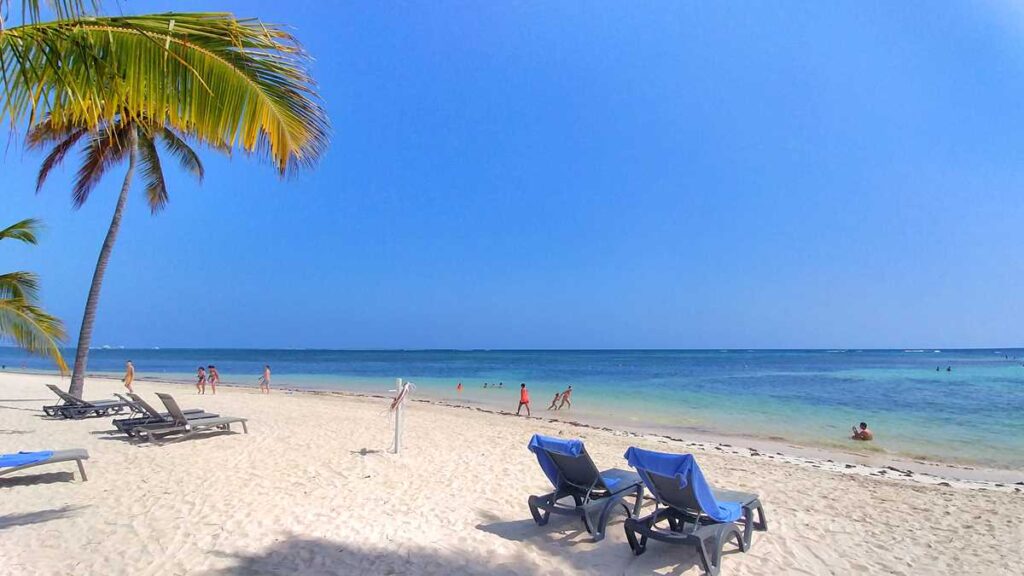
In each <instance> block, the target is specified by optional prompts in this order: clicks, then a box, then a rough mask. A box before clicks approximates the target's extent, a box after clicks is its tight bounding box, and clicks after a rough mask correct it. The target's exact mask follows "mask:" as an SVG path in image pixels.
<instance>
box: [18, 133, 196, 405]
mask: <svg viewBox="0 0 1024 576" xmlns="http://www.w3.org/2000/svg"><path fill="white" fill-rule="evenodd" d="M79 143H82V145H83V148H84V150H83V154H82V164H81V166H80V167H79V169H78V174H77V175H76V177H75V182H74V186H73V187H72V203H73V205H74V207H75V208H79V207H81V206H82V205H83V204H84V203H85V201H86V200H88V199H89V194H90V193H91V192H92V191H93V189H94V188H95V187H96V185H97V184H98V183H99V181H100V180H101V179H102V178H103V175H104V174H106V173H107V171H108V170H109V169H110V168H113V167H114V166H116V165H118V164H119V163H121V162H123V161H124V160H125V159H127V160H128V169H127V171H126V172H125V175H124V182H123V183H122V184H121V194H120V195H119V196H118V198H117V204H116V206H115V208H114V217H113V218H112V219H111V221H110V228H108V229H107V236H106V238H104V240H103V246H102V247H101V248H100V255H99V259H98V260H97V261H96V269H95V271H94V272H93V276H92V284H91V285H90V287H89V296H88V298H87V299H86V303H85V314H84V316H83V318H82V326H81V329H80V332H79V335H78V349H77V351H76V353H75V369H74V373H73V375H72V388H71V391H72V394H80V393H81V387H82V384H83V382H84V378H85V371H86V366H87V364H88V358H89V345H90V344H91V343H92V329H93V325H94V323H95V320H96V310H97V308H98V306H99V300H100V289H101V288H102V286H103V276H104V274H105V273H106V270H107V263H108V262H109V261H110V254H111V252H112V251H113V248H114V242H116V241H117V233H118V230H119V229H120V227H121V217H122V215H123V214H124V207H125V204H126V203H127V201H128V190H129V188H130V187H131V183H132V178H133V177H134V175H135V170H136V167H137V166H141V174H142V177H143V179H144V182H145V192H146V201H147V203H148V204H149V209H150V211H151V212H152V213H153V214H156V213H157V212H159V211H160V210H162V209H163V208H164V206H166V204H167V200H168V196H167V186H166V184H165V180H164V173H163V167H162V163H161V161H160V154H159V152H158V150H157V144H158V143H159V144H161V145H162V146H163V148H164V149H165V150H166V151H167V152H168V153H170V154H171V155H172V156H174V158H175V159H176V160H177V161H178V163H179V164H180V165H181V168H182V169H184V170H185V171H186V172H189V173H191V174H192V175H193V176H195V177H196V179H197V180H199V181H200V182H202V179H203V165H202V163H201V162H200V160H199V155H198V154H196V152H195V151H194V150H193V149H192V148H191V147H190V146H189V145H188V144H187V143H186V142H185V139H184V138H182V136H181V135H179V134H176V133H175V132H174V130H172V129H170V128H167V127H166V126H162V125H160V124H157V123H154V122H144V121H135V120H120V119H119V120H118V121H115V122H114V123H112V124H110V125H103V126H101V127H100V130H99V131H97V132H90V131H88V130H86V129H84V128H77V129H74V128H70V129H69V128H64V127H61V126H59V125H57V124H55V123H53V122H51V121H50V118H46V119H45V120H44V121H43V122H41V123H39V124H37V125H35V126H33V127H32V129H31V130H30V131H29V134H28V146H29V148H34V149H39V148H44V147H52V148H51V150H50V152H49V154H47V156H46V158H45V159H44V160H43V163H42V166H41V167H40V169H39V177H38V179H37V180H36V191H37V192H38V191H39V190H40V189H42V187H43V183H44V182H45V181H46V177H47V176H49V174H50V171H51V170H53V168H55V167H56V166H58V165H60V164H61V162H62V161H63V160H64V158H65V156H67V154H68V152H70V151H71V150H72V149H73V148H75V146H76V145H77V144H79ZM76 376H77V377H78V378H77V380H76ZM76 381H77V383H78V385H77V387H76V386H75V383H76Z"/></svg>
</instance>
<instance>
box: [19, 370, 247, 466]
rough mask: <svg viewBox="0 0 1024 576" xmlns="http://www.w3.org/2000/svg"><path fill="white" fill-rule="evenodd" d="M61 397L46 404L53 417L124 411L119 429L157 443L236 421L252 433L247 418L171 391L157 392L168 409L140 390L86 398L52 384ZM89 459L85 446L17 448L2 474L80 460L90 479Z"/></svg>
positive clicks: (220, 428) (116, 422) (136, 438)
mask: <svg viewBox="0 0 1024 576" xmlns="http://www.w3.org/2000/svg"><path fill="white" fill-rule="evenodd" d="M48 387H49V388H50V390H52V391H53V392H54V393H55V394H56V395H57V396H58V397H59V398H60V399H61V403H60V404H55V405H52V406H43V412H44V413H45V414H46V415H47V416H50V417H53V418H68V419H76V420H77V419H80V418H90V417H99V416H108V415H111V414H123V413H124V412H125V411H126V410H127V411H128V414H127V417H125V418H115V419H114V420H113V422H112V424H113V425H114V428H115V429H116V431H117V432H120V433H123V434H125V435H126V436H128V437H129V438H131V439H133V440H134V441H138V442H142V441H148V442H151V443H153V444H165V443H167V442H177V441H180V440H184V439H186V438H191V437H192V436H193V435H195V434H199V433H201V432H209V431H228V430H230V429H231V425H232V424H236V423H237V424H241V425H242V431H243V432H245V433H246V434H248V433H249V428H248V426H247V425H246V419H245V418H237V417H232V416H220V415H219V414H213V413H210V412H204V411H203V410H199V409H189V410H182V409H181V407H179V406H178V403H177V401H175V400H174V398H173V397H172V396H171V395H170V394H162V393H160V392H157V393H156V395H157V397H158V398H160V401H161V402H162V403H163V405H164V408H166V409H167V411H166V412H159V411H157V410H156V409H155V408H153V406H151V405H150V404H149V403H148V402H146V401H145V400H144V399H143V398H142V397H141V396H139V395H138V394H128V396H127V397H125V396H121V395H120V394H115V396H117V400H82V399H81V398H77V397H75V396H72V395H71V394H68V393H67V392H64V391H63V390H61V389H60V388H57V387H56V386H53V385H48ZM88 459H89V453H88V452H86V451H85V450H81V449H75V450H53V451H50V450H48V451H40V452H17V453H14V454H0V476H5V475H7V474H12V473H15V472H19V471H21V470H25V469H26V468H32V467H34V466H43V465H46V464H55V463H59V462H76V463H77V464H78V472H79V475H80V477H81V478H82V480H83V481H84V480H88V477H87V476H86V474H85V465H84V464H83V463H82V462H83V461H84V460H88Z"/></svg>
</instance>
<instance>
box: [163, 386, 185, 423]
mask: <svg viewBox="0 0 1024 576" xmlns="http://www.w3.org/2000/svg"><path fill="white" fill-rule="evenodd" d="M156 395H157V398H160V401H161V402H163V403H164V406H166V407H167V413H168V414H170V415H171V420H174V423H175V424H178V425H180V426H188V418H187V417H186V416H185V412H184V411H183V410H182V409H181V407H180V406H178V402H177V401H175V400H174V397H173V396H171V395H170V394H163V393H161V392H157V393H156Z"/></svg>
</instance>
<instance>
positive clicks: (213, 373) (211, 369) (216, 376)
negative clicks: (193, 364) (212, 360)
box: [206, 364, 220, 394]
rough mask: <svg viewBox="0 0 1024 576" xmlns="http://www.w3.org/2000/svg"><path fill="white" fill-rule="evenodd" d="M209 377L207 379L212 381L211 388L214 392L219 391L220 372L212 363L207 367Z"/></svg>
mask: <svg viewBox="0 0 1024 576" xmlns="http://www.w3.org/2000/svg"><path fill="white" fill-rule="evenodd" d="M206 373H207V377H206V379H207V380H208V381H209V382H210V389H211V390H212V391H213V393H214V394H216V393H217V384H219V383H220V373H219V372H217V367H216V366H214V365H213V364H210V365H209V366H207V367H206Z"/></svg>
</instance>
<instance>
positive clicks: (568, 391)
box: [558, 384, 572, 410]
mask: <svg viewBox="0 0 1024 576" xmlns="http://www.w3.org/2000/svg"><path fill="white" fill-rule="evenodd" d="M569 396H572V385H571V384H570V385H569V387H568V388H566V390H565V392H562V403H561V404H559V405H558V409H559V410H561V409H562V407H563V406H565V405H566V404H568V405H569V408H572V402H570V401H569Z"/></svg>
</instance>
